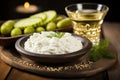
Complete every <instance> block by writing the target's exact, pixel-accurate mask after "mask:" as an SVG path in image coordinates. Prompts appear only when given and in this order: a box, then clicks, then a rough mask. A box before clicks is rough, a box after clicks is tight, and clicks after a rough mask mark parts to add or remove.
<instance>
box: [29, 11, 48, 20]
mask: <svg viewBox="0 0 120 80" xmlns="http://www.w3.org/2000/svg"><path fill="white" fill-rule="evenodd" d="M36 17H38V18H41V19H42V20H43V21H44V20H45V19H46V18H47V15H46V14H45V13H42V12H40V13H36V14H33V15H31V16H30V18H36Z"/></svg>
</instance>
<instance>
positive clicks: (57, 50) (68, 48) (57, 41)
mask: <svg viewBox="0 0 120 80" xmlns="http://www.w3.org/2000/svg"><path fill="white" fill-rule="evenodd" d="M51 34H55V32H52V31H49V32H42V33H41V34H40V33H34V34H33V35H31V36H30V38H29V39H28V40H27V41H26V42H25V44H24V48H25V50H27V51H30V52H34V53H38V54H66V53H71V52H75V51H78V50H80V49H82V48H83V45H82V42H81V40H80V38H77V37H74V36H72V34H71V33H67V32H65V34H64V35H63V36H62V37H61V38H57V37H52V38H49V37H47V36H49V35H51Z"/></svg>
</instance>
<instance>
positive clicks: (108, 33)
mask: <svg viewBox="0 0 120 80" xmlns="http://www.w3.org/2000/svg"><path fill="white" fill-rule="evenodd" d="M103 32H104V36H105V37H106V38H110V41H111V43H112V44H113V46H114V47H115V48H116V51H117V53H118V64H117V65H115V66H114V67H112V68H111V69H110V70H108V76H107V75H106V76H105V75H103V74H102V73H100V74H97V75H95V76H92V77H90V78H86V79H72V80H96V79H97V80H102V79H101V78H103V77H105V78H107V77H108V78H107V79H105V78H104V80H119V78H120V62H119V61H120V54H119V52H120V23H115V22H105V23H104V24H103ZM0 80H61V79H53V78H46V77H43V76H40V75H35V74H33V73H28V72H25V71H22V70H19V69H16V68H13V67H12V66H9V65H7V64H6V63H4V62H3V61H2V60H1V59H0ZM64 80H66V79H64ZM67 80H69V79H67ZM70 80H71V79H70Z"/></svg>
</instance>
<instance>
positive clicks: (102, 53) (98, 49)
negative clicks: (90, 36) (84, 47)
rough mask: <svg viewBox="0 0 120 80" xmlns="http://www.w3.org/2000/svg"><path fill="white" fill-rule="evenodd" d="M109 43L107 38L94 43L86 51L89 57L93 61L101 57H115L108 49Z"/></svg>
mask: <svg viewBox="0 0 120 80" xmlns="http://www.w3.org/2000/svg"><path fill="white" fill-rule="evenodd" d="M109 44H110V41H109V39H105V40H102V41H101V42H99V44H97V45H94V46H93V47H92V48H91V50H90V51H89V52H88V57H89V59H90V60H92V61H94V62H95V61H98V60H100V59H102V58H108V59H113V58H115V55H114V54H113V53H112V52H110V51H109V49H108V46H109Z"/></svg>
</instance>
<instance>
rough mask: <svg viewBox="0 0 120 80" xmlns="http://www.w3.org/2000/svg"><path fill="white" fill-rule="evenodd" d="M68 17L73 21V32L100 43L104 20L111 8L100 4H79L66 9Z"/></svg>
mask: <svg viewBox="0 0 120 80" xmlns="http://www.w3.org/2000/svg"><path fill="white" fill-rule="evenodd" d="M65 11H66V13H67V15H68V16H69V17H70V19H71V20H72V24H73V32H74V33H75V34H77V35H82V36H84V37H87V38H88V39H89V40H90V41H91V42H92V43H93V45H94V44H97V43H99V41H100V36H101V28H102V24H103V20H104V18H105V16H106V14H107V13H108V11H109V7H108V6H106V5H104V4H99V3H77V4H70V5H68V6H66V7H65Z"/></svg>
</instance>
